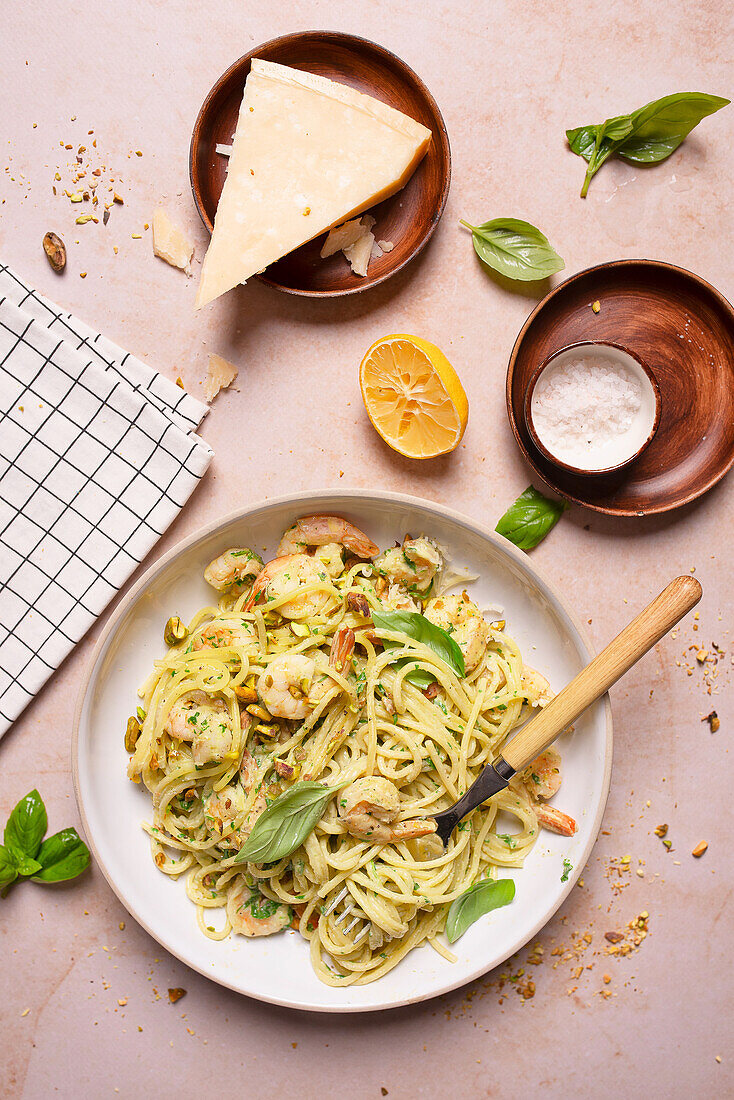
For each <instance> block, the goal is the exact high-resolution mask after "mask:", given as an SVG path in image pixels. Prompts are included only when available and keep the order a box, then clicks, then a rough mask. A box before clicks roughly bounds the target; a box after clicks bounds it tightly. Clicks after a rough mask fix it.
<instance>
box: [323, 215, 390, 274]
mask: <svg viewBox="0 0 734 1100" xmlns="http://www.w3.org/2000/svg"><path fill="white" fill-rule="evenodd" d="M374 224H375V219H374V218H373V217H372V216H371V215H370V214H364V215H363V216H362V217H361V218H353V219H352V220H351V221H348V222H345V223H344V224H343V225H338V226H336V228H334V229H331V230H330V231H329V235H328V236H327V238H326V240H325V241H324V244H323V247H322V249H321V259H322V260H325V259H326V258H327V256H333V255H334V253H335V252H339V251H342V252H343V253H344V255H345V256H346V258H347V260H348V261H349V266H350V267H351V269H352V271H353V272H354V274H355V275H362V276H364V275H366V274H367V268H368V266H369V263H370V260H371V259H372V257H373V256H381V255H382V251H383V250H382V248H381V246H379V247H378V246H377V244H376V242H375V235H374V233H373V232H372V226H373V225H374Z"/></svg>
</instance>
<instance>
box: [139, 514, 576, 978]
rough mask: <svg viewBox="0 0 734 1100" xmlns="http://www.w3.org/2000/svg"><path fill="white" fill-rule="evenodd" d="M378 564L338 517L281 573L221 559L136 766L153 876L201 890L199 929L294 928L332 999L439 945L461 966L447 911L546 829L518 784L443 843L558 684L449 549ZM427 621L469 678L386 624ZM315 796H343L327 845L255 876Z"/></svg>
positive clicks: (406, 551) (145, 714) (416, 543)
mask: <svg viewBox="0 0 734 1100" xmlns="http://www.w3.org/2000/svg"><path fill="white" fill-rule="evenodd" d="M326 518H329V519H333V520H334V523H333V524H331V526H328V527H327V529H326V533H324V523H323V521H324V520H325V519H326ZM315 521H321V522H320V524H319V523H318V522H315ZM339 524H342V525H345V529H342V528H340V527H339V526H338V525H339ZM346 528H349V530H348V531H347V530H346ZM294 531H295V532H296V534H297V535H298V539H297V541H296V544H295V545H293V532H294ZM352 532H356V534H352ZM335 535H336V536H337V537H334V536H335ZM289 536H290V538H289ZM348 536H351V538H352V540H353V541H352V543H350V538H349V537H348ZM357 536H361V537H362V542H360V540H359V539H358V538H357ZM328 538H331V539H332V541H327V539H328ZM309 543H311V545H309ZM355 546H356V547H357V549H356V552H355ZM283 549H285V550H287V551H295V552H291V553H285V554H284V553H282V550H283ZM377 549H378V548H377V547H375V546H374V544H371V543H370V542H369V540H367V539H366V536H364V535H362V533H361V532H359V531H357V529H355V528H351V525H348V524H346V521H343V520H338V517H305V518H304V519H301V520H299V521H298V523H297V524H296V525H295V527H294V528H292V529H290V531H289V532H286V535H285V536H284V539H283V541H282V542H281V547H280V550H281V553H280V556H279V557H278V558H276V559H274V561H272V562H270V563H268V564H267V565H266V566H264V567H263V566H262V563H261V562H260V560H259V559H258V558H257V556H256V555H254V554H252V552H251V551H249V550H245V549H239V550H236V549H235V550H230V551H226V552H225V554H223V555H222V557H221V558H219V559H217V561H216V562H213V563H212V565H211V566H210V567H209V569H208V570H207V573H206V574H205V576H207V579H208V580H209V581H210V582H211V583H213V584H214V585H215V586H216V587H217V588H218V589H219V590H220V598H219V600H218V602H217V603H216V604H212V605H211V606H208V607H205V608H203V609H202V610H200V611H199V612H198V613H197V614H196V615H195V616H194V617H193V619H192V620H191V622H190V623H188V625H187V626H186V627H183V626H181V627H180V629H179V630H178V632H177V636H175V637H174V638H173V641H174V644H173V645H171V646H170V647H169V649H168V652H167V653H166V655H165V656H164V657H163V658H162V659H161V660H158V661H156V662H155V668H154V671H153V672H152V674H151V675H150V677H149V678H148V680H147V681H146V683H145V684H144V685H143V686H142V687H141V689H140V692H139V694H140V696H141V698H142V703H143V706H142V708H141V711H140V712H139V716H140V719H141V729H140V735H139V737H138V740H137V743H136V745H135V749H134V752H133V754H132V756H131V758H130V764H129V770H128V774H129V775H130V777H131V778H132V779H133V780H135V781H138V782H140V781H142V783H143V784H144V786H145V787H146V788H147V789H148V791H149V792H150V794H151V796H152V802H153V820H152V823H150V824H147V825H145V828H146V831H147V832H148V834H149V835H150V838H151V848H152V854H153V858H154V860H155V863H156V865H157V866H158V867H159V869H160V870H161V871H162V872H163V873H164V874H168V875H171V876H172V877H174V878H178V877H179V876H180V875H183V874H185V875H186V882H187V891H188V895H189V897H190V898H191V900H192V901H193V902H194V903H195V905H196V906H197V913H198V920H199V925H200V928H201V930H202V932H203V933H204V934H205V935H207V936H209V937H211V938H212V939H216V940H221V939H224V938H225V937H227V936H228V935H229V934H230V933H231V932H233V931H234V932H239V933H242V934H244V935H262V934H269V933H271V932H276V931H278V930H280V929H282V928H285V927H286V926H288V925H290V926H291V927H293V928H297V929H298V931H299V932H300V933H301V935H303V936H304V937H305V938H306V939H307V940H309V941H310V949H311V962H312V964H313V967H314V970H315V971H316V973H317V974H318V976H319V978H321V979H322V981H324V982H326V983H328V984H329V985H349V984H351V983H359V984H363V983H366V982H371V981H374V980H376V979H378V978H380V977H382V976H383V975H385V974H387V973H388V971H390V970H392V968H393V967H394V966H396V965H397V963H398V962H399V961H400V960H401V959H402V958H404V957H405V956H406V955H407V954H408V953H409V952H410V951H411V950H412V949H413V948H415V947H418V946H419V945H421V944H423V943H426V942H428V943H430V944H431V945H432V946H434V947H435V948H436V949H437V950H438V951H440V952H441V954H443V955H444V956H445V957H447V958H453V956H452V955H451V953H450V952H449V951H448V949H447V948H446V947H445V946H444V944H443V943H442V942H441V940H440V939H439V936H440V933H441V932H442V931H443V927H444V924H445V921H446V914H447V911H448V907H449V905H450V903H451V902H452V901H453V900H454V899H456V898H458V897H459V896H460V895H461V894H462V893H463V892H464V891H465V890H467V888H468V887H470V886H471V885H472V884H473V883H475V882H477V881H478V880H479V879H480V878H482V877H488V878H496V877H497V871H498V869H499V868H507V867H520V866H521V865H522V863H523V860H524V858H525V856H526V855H527V854H528V852H529V851H530V849H531V848H532V846H533V844H534V843H535V841H536V839H537V836H538V829H539V820H538V818H539V813H540V810H539V803H538V802H537V799H536V798H535V797H533V796H532V794H531V792H530V791H529V790H528V787H527V784H528V782H530V781H529V779H528V778H527V777H520V778H518V779H516V780H513V781H512V783H511V785H510V787H509V788H508V789H507V790H505V791H503V792H501V793H500V794H499V795H496V796H494V797H493V798H492V799H491V800H490V801H489V802H487V803H486V804H485V805H483V806H482V807H480V808H479V809H477V810H475V811H474V812H473V813H472V814H471V815H470V816H469V817H468V818H467V819H466V820H465V821H464V822H462V823H461V824H460V825H459V826H458V827H457V829H456V830H455V831H454V834H453V836H452V838H451V839H450V840H449V843H448V845H447V847H446V849H445V850H444V848H443V847H442V845H441V843H440V841H438V839H437V838H436V837H435V836H433V835H432V833H433V829H434V828H435V823H432V822H431V815H432V814H435V813H437V812H438V811H440V810H443V809H445V808H447V807H448V806H449V805H451V804H452V803H453V802H454V801H455V800H456V799H457V798H458V797H459V796H460V795H461V794H462V793H463V792H464V791H465V790H466V789H467V788H468V787H469V785H470V784H471V783H472V782H473V781H474V779H475V778H476V777H477V776H478V775H479V773H480V772H481V770H482V769H483V768H484V766H485V765H486V764H487V763H489V762H491V761H492V760H494V759H495V758H496V756H497V755H498V754H499V752H500V750H501V748H502V746H503V744H504V743H505V741H506V739H507V737H508V736H509V735H510V733H511V732H512V731H513V730H514V729H515V727H516V726H517V725H518V723H519V722H520V720H521V717H522V716H523V707H524V706H525V705H526V704H528V703H530V704H532V705H536V704H537V703H538V702H540V703H542V701H543V699H542V698H541V696H542V695H543V693H544V692H547V690H548V685H547V682H546V681H544V680H543V678H542V677H540V676H539V675H538V674H537V673H532V670H529V669H527V668H525V669H524V667H523V662H522V657H521V655H520V652H519V650H518V647H517V645H516V644H515V642H514V641H513V640H512V638H511V637H510V636H509V635H508V634H507V633H506V632H505V629H504V623H503V622H501V621H499V620H495V621H493V622H487V621H486V620H485V619H484V617H483V616H482V615H481V613H480V611H479V609H478V608H477V607H476V605H475V604H474V603H472V601H471V600H469V598H468V596H467V595H466V593H463V594H462V595H460V596H459V595H456V594H454V595H451V594H447V588H448V586H449V585H450V583H451V581H450V577H449V576H448V574H449V569H448V567H447V565H446V562H445V560H444V556H443V554H442V552H441V549H440V548H439V547H438V546H437V544H436V543H434V542H432V541H431V540H430V539H427V538H425V537H423V536H421V538H419V539H407V538H406V540H404V542H403V545H402V547H400V548H397V549H393V550H388V551H385V552H383V553H382V554H379V555H378V554H377ZM360 550H361V551H362V553H361V556H357V555H358V554H359V551H360ZM350 551H351V553H352V556H347V555H348V554H349V552H350ZM372 551H374V552H372ZM283 563H285V564H283ZM393 612H398V613H402V614H397V615H396V616H395V617H394V618H392V619H391V617H390V616H391V613H393ZM378 613H379V615H378ZM405 613H407V617H406V614H405ZM373 614H375V615H376V617H378V618H379V621H380V622H382V624H383V627H382V629H381V630H380V631H379V634H378V633H377V632H376V627H375V623H374V621H373V619H372V616H373ZM424 620H425V621H428V622H429V623H431V624H432V625H433V626H434V627H435V628H436V630H438V631H439V633H441V632H443V633H444V634H446V635H447V636H448V637H449V638H451V639H452V644H453V642H455V643H456V644H457V645H458V646H459V649H460V650H461V653H462V657H463V662H462V663H463V669H460V670H459V671H457V669H456V668H455V667H453V668H452V667H451V664H450V662H447V660H445V659H444V657H442V656H441V655H439V653H438V652H437V650H436V648H435V646H432V645H431V644H430V641H426V640H425V638H422V636H416V632H415V631H413V630H410V631H409V630H407V629H400V627H399V625H398V626H393V627H392V628H390V627H389V625H388V626H387V627H386V626H385V625H384V624H385V623H388V624H389V623H391V622H393V623H398V624H400V623H404V622H406V621H409V622H420V623H421V624H423V623H424ZM426 629H427V630H428V632H429V633H430V629H431V628H430V627H429V628H426ZM424 634H425V631H424ZM432 636H433V637H435V632H434V634H433V635H432ZM169 637H170V634H169ZM447 644H448V643H447ZM462 673H463V674H462ZM555 770H558V769H555ZM534 778H535V779H537V776H535V777H534ZM304 780H305V781H311V782H312V783H313V781H318V782H319V783H321V784H324V785H325V786H328V787H329V788H334V795H333V797H331V798H329V799H328V801H327V803H326V806H325V808H324V809H323V812H322V814H321V817H320V820H319V821H318V822H317V824H316V825H315V827H314V828H313V829H312V831H311V832H310V833H309V834H308V835H307V836H305V838H303V839H302V840H301V841H300V842H299V844H298V846H297V847H296V848H295V850H293V851H291V852H290V853H289V854H288V855H286V856H284V857H282V858H280V859H278V860H277V861H275V862H271V863H269V864H268V863H261V864H258V863H253V862H247V861H242V860H241V858H240V851H241V849H242V848H243V845H244V844H245V843H246V842H247V838H248V837H249V836H250V835H251V833H252V830H253V828H255V826H256V823H257V821H258V818H259V817H260V815H261V814H262V813H263V811H264V810H265V809H266V808H267V807H268V806H270V805H272V804H273V802H274V800H276V799H278V798H279V797H280V796H282V795H283V794H284V793H285V792H287V791H289V790H292V789H293V788H294V787H295V786H296V785H297V784H298V783H302V782H303V781H304ZM386 792H387V794H389V796H390V797H389V798H386V797H385V793H386ZM545 797H547V795H545ZM388 803H389V804H388ZM502 812H504V813H506V814H509V815H511V816H512V818H513V819H514V822H515V825H514V831H512V832H510V831H508V830H507V828H506V827H505V828H502V827H501V826H500V824H499V815H500V813H502ZM541 816H542V815H541ZM498 829H499V830H500V831H499V832H498ZM345 887H346V890H347V892H346V894H345V897H344V900H343V901H342V902H340V904H339V905H337V906H336V907H334V906H333V905H330V904H329V902H330V901H332V900H333V899H334V898H335V897H336V896H337V895H338V894H339V893H340V892H341V891H343V890H344V888H345ZM347 904H349V905H350V907H351V908H352V913H351V914H350V921H344V920H341V921H340V920H339V917H340V916H342V915H343V909H344V906H345V905H347ZM213 910H218V911H219V914H220V915H219V918H218V919H217V920H216V925H215V923H213V917H214V914H213ZM327 910H328V912H327ZM355 916H356V917H358V918H360V919H359V920H356V921H355V920H354V917H355ZM365 923H367V924H368V929H369V930H368V932H367V933H365ZM360 932H361V933H362V934H361V935H359V933H360Z"/></svg>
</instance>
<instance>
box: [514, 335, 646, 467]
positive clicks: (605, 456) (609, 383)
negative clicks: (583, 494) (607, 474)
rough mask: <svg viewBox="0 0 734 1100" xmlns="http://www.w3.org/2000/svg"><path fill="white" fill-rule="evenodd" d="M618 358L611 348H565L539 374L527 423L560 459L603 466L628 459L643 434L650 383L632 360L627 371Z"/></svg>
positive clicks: (586, 464) (567, 461)
mask: <svg viewBox="0 0 734 1100" xmlns="http://www.w3.org/2000/svg"><path fill="white" fill-rule="evenodd" d="M622 358H625V359H627V361H629V357H628V356H626V353H621V352H618V351H617V349H610V354H607V353H606V352H599V351H589V353H584V352H582V351H580V350H576V352H570V351H569V352H568V353H566V354H563V353H562V354H561V355H560V356H559V357H558V358H557V359H556V360H552V361H551V362H550V363H549V364H548V366H547V367H546V368H545V370H544V371H543V372H542V374H541V375H540V377H539V379H538V381H537V383H536V385H535V389H534V391H533V396H532V402H531V413H532V421H533V427H534V429H535V432H536V435H537V436H538V438H539V439H540V442H541V443H542V444H543V446H544V447H545V448H546V450H547V451H549V452H550V454H552V455H553V456H554V457H555V458H557V459H559V460H560V461H561V462H565V463H566V464H567V465H569V466H575V467H578V468H580V469H584V470H591V471H593V470H602V469H608V468H609V467H612V466H616V465H619V464H620V463H622V462H624V461H626V460H627V459H629V458H631V457H632V456H633V455H634V454H636V452H637V451H638V450H639V448H640V447H641V446H642V445H643V443H644V442H645V441H646V439H647V438H648V436H649V434H650V431H651V429H652V425H653V422H654V418H655V409H654V394H653V391H652V386H651V384H650V382H649V379H648V378H647V376H646V375H645V374H644V372H643V371H642V369H641V368H640V367H639V366H638V364H637V363H634V361H632V362H633V363H634V368H636V370H633V369H632V367H631V366H628V365H627V363H626V362H623V361H622ZM638 372H639V373H638ZM648 390H649V393H648Z"/></svg>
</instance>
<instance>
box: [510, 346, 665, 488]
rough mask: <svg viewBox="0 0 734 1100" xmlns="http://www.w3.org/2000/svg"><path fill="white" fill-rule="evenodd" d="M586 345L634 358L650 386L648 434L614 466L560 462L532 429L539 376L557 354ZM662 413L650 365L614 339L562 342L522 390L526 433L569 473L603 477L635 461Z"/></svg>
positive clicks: (660, 401) (656, 384) (554, 463)
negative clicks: (652, 404)
mask: <svg viewBox="0 0 734 1100" xmlns="http://www.w3.org/2000/svg"><path fill="white" fill-rule="evenodd" d="M589 347H597V348H615V349H616V350H617V351H621V352H624V354H625V355H629V357H630V359H634V360H635V362H636V363H637V365H638V366H639V367H640V369H641V370H642V372H643V373H644V375H645V377H646V378H647V380H648V382H649V383H650V385H651V387H652V392H653V396H654V398H655V416H654V418H653V422H652V427H651V428H650V432H649V435H648V436H647V438H646V439H645V440H644V442H643V443H642V444H641V445H640V446H639V447H638V448H637V450H636V451H635V453H634V454H632V455H630V456H629V458H625V459H623V460H622V462H617V463H615V465H614V466H601V467H599V468H598V469H593V470H590V469H587V468H586V467H585V466H573V465H571V463H569V462H563V460H562V459H560V458H558V457H557V456H556V455H554V454H553V452H552V451H550V450H549V449H548V448H547V447H546V446H545V444H544V443H543V442H542V440H541V439H540V436H539V435H538V433H537V431H536V429H535V424H534V423H533V410H532V402H533V394H534V393H535V387H536V385H537V384H538V382H539V381H540V377H541V375H542V374H544V373H545V371H546V369H547V368H548V367H549V366H550V365H551V363H552V362H553V360H554V359H557V358H558V357H559V356H560V355H564V354H565V353H566V352H568V351H573V349H574V348H589ZM661 412H662V397H661V395H660V386H659V385H658V380H657V378H656V377H655V374H654V372H653V370H652V368H651V367H649V366H648V365H647V363H646V362H645V361H644V359H642V358H641V357H640V356H639V355H638V354H637V352H636V351H632V349H631V348H628V347H626V345H625V344H618V343H616V342H615V341H613V340H575V341H574V342H573V343H572V344H565V345H564V346H563V347H562V348H557V349H556V350H555V351H552V352H551V353H550V355H546V357H545V359H544V360H543V362H542V363H541V364H540V366H539V367H537V368H536V369H535V370H534V371H533V373H532V375H531V376H530V381H529V382H528V385H527V389H526V390H525V397H524V399H523V415H524V417H525V427H526V428H527V430H528V434H529V436H530V438H531V439H532V441H533V443H534V445H535V446H536V447H537V449H538V450H539V451H540V453H541V454H542V455H543V456H544V458H546V459H547V460H548V461H549V462H552V463H553V465H554V466H558V467H559V468H560V469H561V470H566V471H567V472H568V473H570V474H574V475H576V476H577V477H603V476H605V475H609V474H615V473H617V472H619V471H620V470H624V469H626V468H627V467H628V466H630V465H631V464H632V463H633V462H636V461H637V459H638V458H639V457H640V455H641V454H642V453H643V451H645V450H647V448H648V447H649V446H650V444H651V443H652V441H653V439H654V437H655V433H656V432H657V430H658V427H659V426H660V416H661Z"/></svg>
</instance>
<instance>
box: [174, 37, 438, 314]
mask: <svg viewBox="0 0 734 1100" xmlns="http://www.w3.org/2000/svg"><path fill="white" fill-rule="evenodd" d="M314 36H317V37H319V38H323V39H325V40H329V39H331V40H332V41H334V42H340V43H342V44H343V45H346V46H349V45H350V44H353V43H358V44H359V45H361V46H369V47H370V48H371V49H373V50H375V51H376V52H377V53H378V54H382V56H383V57H384V58H387V59H389V60H390V61H391V62H393V64H395V65H397V66H398V67H399V68H400V69H402V70H403V73H405V74H406V75H407V76H408V77H409V78H410V79H412V80H413V81H414V82H415V84H416V85H417V87H418V88H419V90H420V92H421V95H422V96H423V97H424V98H425V100H426V101H427V103H428V105H429V108H430V109H431V111H432V112H433V114H434V116H435V118H436V120H437V122H438V133H434V141H437V142H438V143H439V144H440V146H441V149H442V151H443V156H444V159H445V162H446V171H445V173H444V178H443V182H442V185H441V193H440V195H439V198H438V203H437V205H436V208H435V210H434V211H433V212H432V213H431V214H430V217H429V218H428V220H427V221H426V224H425V228H424V231H423V234H422V236H421V237H420V239H419V240H418V242H417V243H416V244H415V246H414V247H413V248H412V250H411V251H410V253H409V254H408V255H407V256H406V257H405V258H404V259H403V260H401V261H400V263H399V264H397V265H396V266H395V267H391V268H390V269H389V270H387V271H385V272H383V274H382V275H380V276H379V277H375V278H374V279H372V281H370V282H368V283H364V284H362V285H357V286H353V287H345V288H344V289H341V290H305V289H303V288H299V287H292V286H284V285H283V283H279V282H277V281H276V280H275V279H271V278H268V275H267V268H266V269H265V271H262V272H260V273H259V274H256V275H253V276H252V278H254V279H258V280H259V281H260V282H261V283H264V284H265V285H266V286H270V287H273V289H274V290H279V291H282V293H284V294H294V295H296V296H297V297H300V298H344V297H347V296H348V295H350V294H361V293H362V292H363V291H365V290H371V289H372V288H373V287H376V286H379V285H380V284H381V283H384V282H385V280H386V279H390V278H392V276H393V275H397V273H398V272H399V271H402V270H403V268H404V267H405V266H406V265H407V264H409V263H410V262H411V261H412V260H414V259H415V258H416V256H418V255H419V254H420V253H421V252H422V251H423V249H424V248H425V247H426V245H427V244H428V242H429V241H430V239H431V237H432V236H433V234H434V232H435V231H436V227H437V225H438V223H439V222H440V220H441V217H442V215H443V212H444V210H445V208H446V202H447V200H448V195H449V188H450V186H451V145H450V142H449V134H448V130H447V129H446V123H445V121H444V117H443V114H442V113H441V109H440V107H439V106H438V103H437V102H436V100H435V98H434V97H433V95H432V94H431V92H430V90H429V89H428V87H427V85H426V84H425V82H424V81H423V80H422V79H421V77H420V76H418V73H416V71H415V70H414V69H413V68H411V66H410V65H408V63H407V61H403V59H402V58H401V57H399V56H398V54H396V53H393V52H392V50H388V49H387V48H386V47H385V46H382V45H380V43H379V42H374V41H373V40H372V39H371V38H364V37H362V36H361V35H357V34H347V33H344V32H342V31H321V30H302V31H293V32H291V33H290V34H281V35H278V36H277V37H276V38H269V39H268V40H267V41H266V42H261V43H260V44H259V46H256V47H255V48H254V49H252V50H250V51H249V52H248V53H246V54H243V55H242V56H241V57H239V58H237V60H236V61H233V62H232V64H231V65H230V66H229V67H228V68H227V69H225V71H224V72H223V73H222V75H221V76H220V77H219V78H218V79H217V80H216V81H215V82H214V84H213V85H212V87H211V88H210V89H209V92H208V93H207V95H206V98H205V99H204V102H203V103H202V105H201V107H200V108H199V112H198V114H197V116H196V121H195V122H194V128H193V130H192V133H191V142H190V145H189V183H190V185H191V191H192V194H193V197H194V205H195V206H196V209H197V211H198V213H199V217H200V218H201V220H202V222H203V224H204V228H205V229H206V230H207V232H208V233H209V234H210V235H211V233H212V232H213V230H214V226H213V224H212V223H211V222H210V220H209V215H208V214H207V212H206V210H205V208H204V203H203V200H202V198H201V192H200V186H199V182H198V181H199V178H200V173H199V168H198V155H199V149H200V144H201V141H200V134H201V130H202V128H203V124H204V121H205V119H206V116H207V114H208V112H209V109H210V106H211V102H212V101H213V100H214V98H215V97H216V96H217V95H218V93H219V92H220V90H221V88H222V87H223V85H225V84H226V83H227V81H228V80H229V79H230V78H231V77H232V76H233V75H234V74H235V73H238V72H239V70H241V69H244V68H246V67H247V66H249V64H250V62H251V61H252V59H253V57H257V56H258V54H259V52H260V51H262V50H269V49H271V48H272V47H275V46H281V45H284V44H286V43H289V42H293V41H297V40H298V39H302V38H309V37H314ZM245 79H247V77H246V76H245ZM368 94H369V93H368ZM421 163H422V162H421ZM419 169H420V164H418V165H417V167H416V171H418V170H419ZM396 194H397V192H396Z"/></svg>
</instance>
